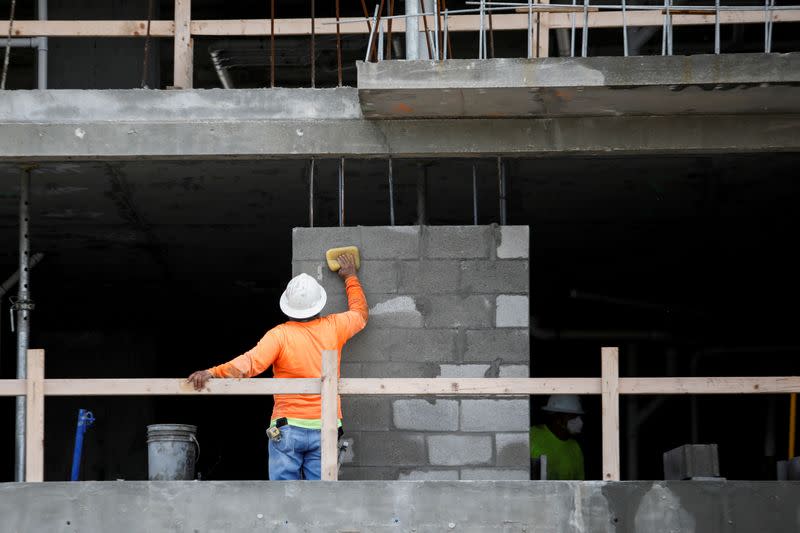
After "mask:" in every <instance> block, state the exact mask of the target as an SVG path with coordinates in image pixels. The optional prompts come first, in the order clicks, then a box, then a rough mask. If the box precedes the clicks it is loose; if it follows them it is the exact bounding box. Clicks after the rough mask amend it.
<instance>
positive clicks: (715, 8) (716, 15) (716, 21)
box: [714, 0, 719, 54]
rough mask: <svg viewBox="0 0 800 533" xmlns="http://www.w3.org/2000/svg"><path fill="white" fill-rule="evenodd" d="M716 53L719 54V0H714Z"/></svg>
mask: <svg viewBox="0 0 800 533" xmlns="http://www.w3.org/2000/svg"><path fill="white" fill-rule="evenodd" d="M714 53H715V54H719V0H714Z"/></svg>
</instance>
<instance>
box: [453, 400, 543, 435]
mask: <svg viewBox="0 0 800 533" xmlns="http://www.w3.org/2000/svg"><path fill="white" fill-rule="evenodd" d="M529 412H530V407H529V405H528V400H462V401H461V431H486V432H489V431H524V430H527V429H528V426H529V424H530V416H529Z"/></svg>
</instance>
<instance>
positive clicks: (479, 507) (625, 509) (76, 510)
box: [0, 481, 800, 533]
mask: <svg viewBox="0 0 800 533" xmlns="http://www.w3.org/2000/svg"><path fill="white" fill-rule="evenodd" d="M798 506H800V484H798V483H790V482H750V481H736V482H731V481H729V482H703V481H693V482H680V481H673V482H645V481H642V482H625V483H604V482H599V481H596V482H569V481H549V482H530V481H460V482H459V481H413V482H412V481H402V482H387V481H364V482H337V483H325V482H317V483H305V482H293V481H281V482H264V481H217V482H214V481H206V482H180V481H172V482H170V481H162V482H136V481H133V482H132V481H123V482H79V483H38V484H25V483H18V484H12V483H5V484H0V515H2V517H3V530H4V531H62V530H70V531H72V530H74V531H86V532H95V531H106V530H108V528H109V524H113V526H114V529H116V530H118V531H172V530H175V529H179V530H181V531H223V530H225V531H251V530H257V529H258V530H261V529H263V530H269V531H273V530H280V531H286V532H287V533H291V532H301V531H302V532H317V531H319V532H323V531H324V532H328V531H370V532H383V531H386V532H388V531H417V532H419V533H427V532H434V531H437V532H438V531H465V532H478V531H480V532H484V531H498V532H499V531H510V530H513V531H552V532H564V533H567V532H570V533H584V532H587V533H588V532H608V533H611V532H614V533H634V532H635V533H639V532H641V533H645V532H647V533H650V532H652V531H717V532H720V533H737V532H751V531H795V530H796V528H797V508H798ZM509 528H511V529H509Z"/></svg>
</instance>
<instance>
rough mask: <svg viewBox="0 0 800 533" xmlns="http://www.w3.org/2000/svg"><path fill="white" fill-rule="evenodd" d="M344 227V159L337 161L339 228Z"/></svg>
mask: <svg viewBox="0 0 800 533" xmlns="http://www.w3.org/2000/svg"><path fill="white" fill-rule="evenodd" d="M343 226H344V157H342V158H340V159H339V227H343Z"/></svg>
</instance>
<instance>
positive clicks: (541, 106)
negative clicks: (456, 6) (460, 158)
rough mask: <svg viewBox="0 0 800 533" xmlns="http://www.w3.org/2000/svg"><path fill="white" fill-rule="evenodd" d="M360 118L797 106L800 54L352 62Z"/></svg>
mask: <svg viewBox="0 0 800 533" xmlns="http://www.w3.org/2000/svg"><path fill="white" fill-rule="evenodd" d="M357 67H358V91H359V97H360V100H361V105H362V108H363V111H364V116H365V117H367V118H376V119H377V118H405V119H408V118H443V117H468V118H479V117H492V118H498V117H509V118H511V117H562V116H619V115H676V114H705V115H712V114H743V113H798V112H800V99H798V98H797V90H798V89H797V88H798V86H800V53H790V54H727V55H691V56H637V57H627V58H626V57H576V58H570V57H556V58H545V59H535V60H529V59H493V60H483V61H477V60H465V59H455V60H449V61H445V62H436V61H382V62H379V63H363V62H359V63H358V64H357Z"/></svg>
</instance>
